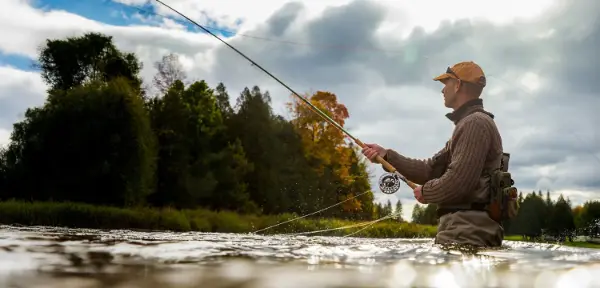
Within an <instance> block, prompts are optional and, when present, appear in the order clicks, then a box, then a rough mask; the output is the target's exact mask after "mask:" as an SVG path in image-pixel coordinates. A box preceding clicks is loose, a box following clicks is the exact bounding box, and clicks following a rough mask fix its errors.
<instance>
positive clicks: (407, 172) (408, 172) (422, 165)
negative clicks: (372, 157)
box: [383, 147, 446, 185]
mask: <svg viewBox="0 0 600 288" xmlns="http://www.w3.org/2000/svg"><path fill="white" fill-rule="evenodd" d="M445 150H446V147H444V148H443V149H442V150H440V151H439V152H438V153H436V154H435V155H441V154H442V153H444V152H445ZM434 157H436V156H434ZM434 157H432V158H428V159H413V158H409V157H406V156H403V155H401V154H400V153H398V152H396V151H394V150H392V149H388V150H387V153H386V155H385V157H383V159H384V160H385V161H387V162H389V163H390V165H392V166H394V168H396V170H398V172H400V174H402V175H404V177H406V179H408V180H410V181H412V182H414V183H415V184H419V185H421V184H423V183H425V182H427V181H429V180H431V179H432V178H433V177H432V171H433V163H434ZM383 169H384V170H385V171H387V172H390V171H388V170H387V169H385V167H384V168H383Z"/></svg>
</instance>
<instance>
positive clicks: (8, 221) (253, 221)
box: [0, 200, 437, 238]
mask: <svg viewBox="0 0 600 288" xmlns="http://www.w3.org/2000/svg"><path fill="white" fill-rule="evenodd" d="M298 216H299V215H296V214H291V213H285V214H279V215H254V214H240V213H237V212H232V211H211V210H207V209H201V208H199V209H182V210H178V209H174V208H155V207H131V208H119V207H110V206H98V205H91V204H86V203H75V202H39V201H34V202H26V201H18V200H9V201H2V202H0V223H1V224H4V225H14V224H19V225H26V226H54V227H69V228H89V229H135V230H149V231H165V230H168V231H174V232H188V231H197V232H217V233H251V232H254V231H257V230H260V229H264V228H267V227H269V226H272V225H276V224H278V223H281V222H284V221H288V220H291V219H293V218H296V217H298ZM368 222H370V221H349V220H341V219H335V218H302V219H297V220H293V221H290V222H288V223H285V224H282V225H279V226H277V227H273V228H270V229H267V230H265V231H262V232H260V233H259V234H260V235H272V234H292V233H303V232H315V231H319V230H325V229H333V228H340V227H346V226H355V227H351V228H346V229H338V230H333V231H327V232H323V233H314V234H311V235H318V236H345V235H348V234H351V233H355V232H357V231H358V230H360V229H363V228H364V227H366V226H360V227H356V225H359V224H363V223H368ZM436 228H437V227H436V226H433V225H423V224H415V223H410V222H399V221H398V220H393V219H390V220H383V221H380V222H377V223H374V224H373V225H371V226H369V227H368V228H366V229H364V230H362V231H360V232H358V233H356V234H354V235H352V236H356V237H369V238H394V237H395V238H432V237H434V236H435V233H436Z"/></svg>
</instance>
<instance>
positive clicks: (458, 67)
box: [433, 61, 486, 87]
mask: <svg viewBox="0 0 600 288" xmlns="http://www.w3.org/2000/svg"><path fill="white" fill-rule="evenodd" d="M449 78H454V79H459V80H461V81H465V82H470V83H473V84H477V85H480V86H481V87H485V84H486V79H485V74H484V73H483V69H481V67H479V65H477V64H475V62H473V61H468V62H460V63H458V64H455V65H454V66H452V67H448V69H446V73H444V74H442V75H440V76H437V77H435V78H433V80H434V81H441V82H443V81H444V80H446V79H449Z"/></svg>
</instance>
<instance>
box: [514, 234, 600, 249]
mask: <svg viewBox="0 0 600 288" xmlns="http://www.w3.org/2000/svg"><path fill="white" fill-rule="evenodd" d="M504 240H510V241H524V242H534V243H552V244H560V245H564V246H569V247H578V248H594V249H600V244H596V243H590V242H569V241H565V242H562V243H557V242H549V241H530V240H526V239H523V237H521V236H519V235H507V236H505V237H504Z"/></svg>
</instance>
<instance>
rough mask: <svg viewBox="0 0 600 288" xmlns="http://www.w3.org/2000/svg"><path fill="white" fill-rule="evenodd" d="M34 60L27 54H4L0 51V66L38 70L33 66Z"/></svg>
mask: <svg viewBox="0 0 600 288" xmlns="http://www.w3.org/2000/svg"><path fill="white" fill-rule="evenodd" d="M34 63H35V60H34V59H31V58H29V57H27V56H22V55H15V54H5V53H3V52H2V51H0V66H11V67H15V68H17V69H19V70H24V71H39V69H37V68H35V67H34Z"/></svg>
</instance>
